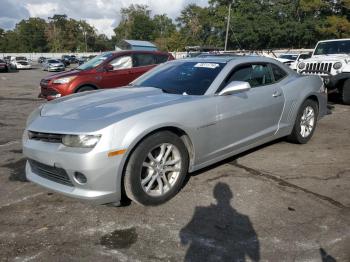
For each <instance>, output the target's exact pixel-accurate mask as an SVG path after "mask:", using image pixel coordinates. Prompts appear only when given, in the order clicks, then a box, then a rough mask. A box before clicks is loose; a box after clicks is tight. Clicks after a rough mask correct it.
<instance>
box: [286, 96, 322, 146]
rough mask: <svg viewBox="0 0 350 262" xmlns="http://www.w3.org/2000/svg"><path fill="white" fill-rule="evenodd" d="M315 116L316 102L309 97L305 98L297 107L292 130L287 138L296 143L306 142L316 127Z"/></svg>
mask: <svg viewBox="0 0 350 262" xmlns="http://www.w3.org/2000/svg"><path fill="white" fill-rule="evenodd" d="M317 116H318V106H317V103H316V102H315V101H313V100H310V99H308V100H306V101H305V102H304V103H303V104H302V105H301V107H300V109H299V112H298V115H297V118H296V120H295V124H294V128H293V131H292V133H291V134H290V135H289V136H288V137H287V139H288V140H289V141H290V142H293V143H296V144H306V143H307V142H308V141H309V140H310V139H311V137H312V135H313V133H314V131H315V129H316V123H317Z"/></svg>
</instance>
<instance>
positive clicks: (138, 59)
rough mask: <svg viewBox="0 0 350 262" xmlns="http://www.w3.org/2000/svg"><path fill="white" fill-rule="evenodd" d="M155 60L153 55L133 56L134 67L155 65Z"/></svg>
mask: <svg viewBox="0 0 350 262" xmlns="http://www.w3.org/2000/svg"><path fill="white" fill-rule="evenodd" d="M155 64H156V59H155V57H154V56H153V54H134V67H139V66H148V65H155Z"/></svg>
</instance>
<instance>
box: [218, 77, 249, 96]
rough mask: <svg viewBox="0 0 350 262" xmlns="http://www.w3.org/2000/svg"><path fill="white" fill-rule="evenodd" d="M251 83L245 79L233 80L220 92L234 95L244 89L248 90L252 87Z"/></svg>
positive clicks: (220, 94) (221, 94)
mask: <svg viewBox="0 0 350 262" xmlns="http://www.w3.org/2000/svg"><path fill="white" fill-rule="evenodd" d="M250 88H251V87H250V84H249V83H248V82H243V81H232V82H231V83H229V84H228V85H227V86H225V88H224V89H222V90H221V91H220V93H219V96H226V95H232V94H236V93H240V92H244V91H248V90H249V89H250Z"/></svg>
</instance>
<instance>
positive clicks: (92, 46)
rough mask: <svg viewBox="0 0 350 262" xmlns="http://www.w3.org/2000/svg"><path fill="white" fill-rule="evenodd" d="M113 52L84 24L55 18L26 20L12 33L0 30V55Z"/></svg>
mask: <svg viewBox="0 0 350 262" xmlns="http://www.w3.org/2000/svg"><path fill="white" fill-rule="evenodd" d="M113 48H114V45H113V43H112V42H111V40H109V39H108V38H107V37H106V36H105V35H98V34H97V33H96V30H95V28H93V27H92V26H91V25H89V24H88V23H87V22H86V21H77V20H74V19H71V18H68V17H67V16H66V15H58V14H56V15H54V16H53V17H49V19H48V21H45V20H44V19H41V18H29V19H27V20H22V21H20V22H19V23H18V24H17V25H16V27H15V29H14V30H9V31H4V30H3V29H1V28H0V52H76V51H80V52H84V51H88V52H89V51H106V50H111V49H113Z"/></svg>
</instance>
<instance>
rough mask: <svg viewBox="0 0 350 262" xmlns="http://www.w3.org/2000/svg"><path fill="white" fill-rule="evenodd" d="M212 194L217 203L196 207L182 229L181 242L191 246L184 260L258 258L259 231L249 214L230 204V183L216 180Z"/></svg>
mask: <svg viewBox="0 0 350 262" xmlns="http://www.w3.org/2000/svg"><path fill="white" fill-rule="evenodd" d="M213 194H214V197H215V199H216V203H215V204H211V205H209V206H198V207H196V208H195V210H194V214H193V216H192V219H191V220H190V222H189V223H188V224H187V225H185V226H184V227H183V228H182V229H181V230H180V232H179V236H180V240H181V244H182V245H184V246H188V249H187V252H186V255H185V258H184V261H194V262H195V261H246V257H248V258H249V259H250V260H251V261H259V260H260V243H259V240H258V235H257V233H256V232H255V230H254V228H253V225H252V223H251V221H250V219H249V217H248V216H246V215H244V214H241V213H239V212H238V211H237V210H236V209H234V208H233V207H232V206H231V200H232V199H233V192H232V191H231V189H230V187H229V186H228V185H227V184H225V183H221V182H220V183H217V184H216V185H215V187H214V191H213Z"/></svg>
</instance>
